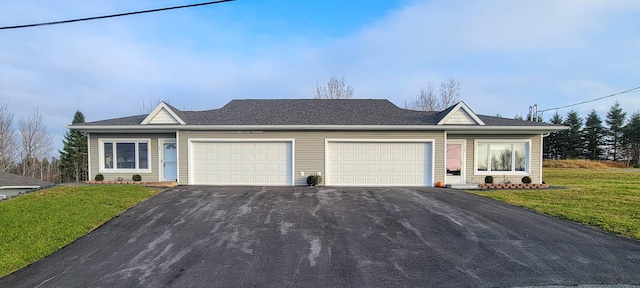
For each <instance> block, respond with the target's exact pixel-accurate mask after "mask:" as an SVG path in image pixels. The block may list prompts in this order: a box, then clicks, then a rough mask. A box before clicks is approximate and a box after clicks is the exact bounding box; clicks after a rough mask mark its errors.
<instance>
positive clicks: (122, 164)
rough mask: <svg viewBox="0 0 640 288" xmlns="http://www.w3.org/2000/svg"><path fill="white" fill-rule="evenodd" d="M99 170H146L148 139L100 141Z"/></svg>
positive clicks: (147, 165)
mask: <svg viewBox="0 0 640 288" xmlns="http://www.w3.org/2000/svg"><path fill="white" fill-rule="evenodd" d="M99 142H100V147H99V148H100V170H106V171H118V170H127V171H131V170H144V171H148V170H149V169H150V167H149V159H150V158H151V157H150V149H149V142H150V141H149V139H136V140H125V139H122V140H120V139H118V140H110V139H101V140H100V141H99Z"/></svg>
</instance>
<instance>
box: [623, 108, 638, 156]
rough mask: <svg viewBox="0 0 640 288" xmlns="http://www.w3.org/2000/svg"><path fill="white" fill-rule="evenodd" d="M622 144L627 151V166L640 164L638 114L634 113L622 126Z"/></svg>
mask: <svg viewBox="0 0 640 288" xmlns="http://www.w3.org/2000/svg"><path fill="white" fill-rule="evenodd" d="M622 143H623V145H624V147H625V148H626V150H627V159H628V161H629V163H628V164H629V165H634V167H636V166H638V165H639V164H640V112H635V113H633V115H631V118H629V122H628V123H627V125H625V126H624V132H623V140H622Z"/></svg>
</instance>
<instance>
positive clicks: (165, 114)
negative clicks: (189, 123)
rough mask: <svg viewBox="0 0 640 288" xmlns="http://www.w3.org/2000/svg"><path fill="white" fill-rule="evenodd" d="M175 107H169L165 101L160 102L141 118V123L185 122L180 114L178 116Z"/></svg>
mask: <svg viewBox="0 0 640 288" xmlns="http://www.w3.org/2000/svg"><path fill="white" fill-rule="evenodd" d="M176 110H177V109H175V108H173V107H171V106H170V105H168V104H167V103H164V102H160V104H158V106H156V108H155V109H153V111H151V113H149V115H147V117H146V118H144V120H142V123H140V124H142V125H147V124H182V125H184V124H186V122H184V120H182V118H181V117H180V116H178V112H179V111H176Z"/></svg>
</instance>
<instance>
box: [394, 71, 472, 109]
mask: <svg viewBox="0 0 640 288" xmlns="http://www.w3.org/2000/svg"><path fill="white" fill-rule="evenodd" d="M460 89H461V86H460V82H458V81H456V80H455V79H449V80H448V81H446V82H442V83H440V91H439V92H440V94H439V95H436V93H435V88H434V86H433V84H431V82H429V83H428V84H427V87H426V88H422V89H420V92H419V93H418V95H417V96H416V98H415V99H413V100H412V101H404V105H403V107H404V108H405V109H411V110H418V111H439V110H443V109H446V108H447V107H449V106H451V105H453V104H455V103H457V102H459V101H460Z"/></svg>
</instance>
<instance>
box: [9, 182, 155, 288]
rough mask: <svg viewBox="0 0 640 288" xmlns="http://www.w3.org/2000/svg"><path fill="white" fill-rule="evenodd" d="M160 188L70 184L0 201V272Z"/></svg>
mask: <svg viewBox="0 0 640 288" xmlns="http://www.w3.org/2000/svg"><path fill="white" fill-rule="evenodd" d="M160 191H161V189H158V188H148V187H142V186H137V185H93V186H70V187H56V188H51V189H46V190H42V191H38V192H35V193H32V194H28V195H24V196H20V197H16V198H13V199H10V200H6V201H2V202H0V277H2V276H4V275H7V274H9V273H11V272H12V271H15V270H17V269H20V268H22V267H24V266H26V265H28V264H30V263H32V262H34V261H36V260H38V259H40V258H42V257H45V256H47V255H49V254H51V253H53V252H55V251H56V250H58V249H60V248H62V247H64V246H66V245H68V244H69V243H71V242H73V241H75V240H76V239H78V238H80V237H82V236H83V235H85V234H87V233H88V232H89V231H91V230H93V229H95V228H97V227H99V226H100V225H102V224H103V223H105V222H106V221H108V220H109V219H111V218H113V217H115V216H116V215H118V214H120V213H121V212H122V211H124V210H126V209H128V208H130V207H132V206H134V205H136V204H137V203H139V202H140V201H142V200H144V199H147V198H149V197H151V196H153V195H155V194H157V193H158V192H160Z"/></svg>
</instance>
